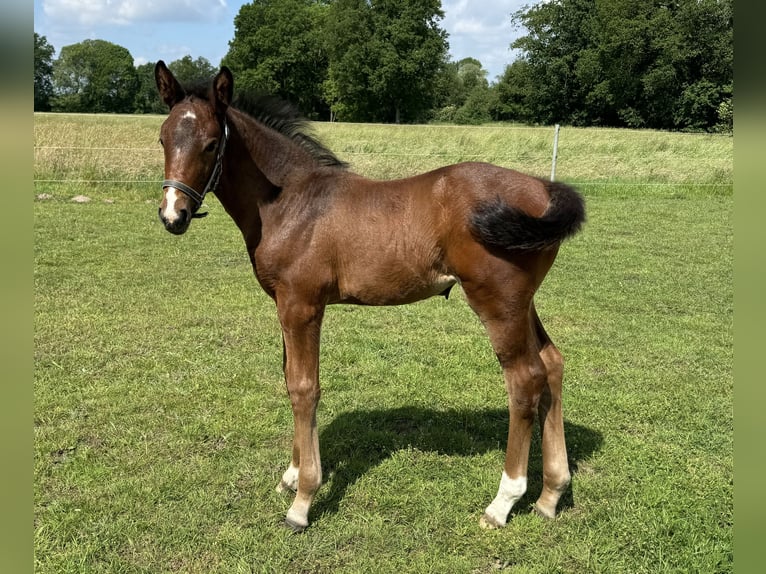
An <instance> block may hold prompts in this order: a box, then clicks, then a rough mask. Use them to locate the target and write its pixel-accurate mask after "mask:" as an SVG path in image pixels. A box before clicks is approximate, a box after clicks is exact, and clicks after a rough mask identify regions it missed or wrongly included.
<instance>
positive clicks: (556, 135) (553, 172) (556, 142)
mask: <svg viewBox="0 0 766 574" xmlns="http://www.w3.org/2000/svg"><path fill="white" fill-rule="evenodd" d="M560 127H561V126H559V124H556V128H555V131H554V132H553V165H551V181H553V180H554V179H556V156H557V155H558V152H559V128H560Z"/></svg>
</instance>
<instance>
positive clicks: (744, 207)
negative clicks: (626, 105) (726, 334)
mask: <svg viewBox="0 0 766 574" xmlns="http://www.w3.org/2000/svg"><path fill="white" fill-rule="evenodd" d="M735 20H736V23H735V33H734V50H735V56H736V58H735V64H734V77H735V79H734V82H735V86H736V87H735V90H736V92H735V96H734V138H735V142H734V169H735V171H734V341H735V350H734V409H735V410H734V413H735V417H734V445H735V446H734V468H735V471H734V571H735V572H756V571H761V569H762V567H763V552H762V545H763V536H762V534H761V533H762V532H763V527H764V513H763V511H764V497H763V487H762V485H763V476H764V475H765V474H766V468H764V460H766V458H765V457H764V454H766V453H765V452H764V451H766V439H765V437H766V432H765V429H764V426H762V425H764V422H765V421H766V417H764V404H766V384H765V383H766V365H765V364H764V363H763V362H762V361H761V357H762V355H763V353H764V341H766V335H765V331H766V313H764V310H765V309H766V305H765V304H764V302H765V301H766V281H764V269H765V268H766V233H764V231H765V230H766V225H764V216H765V215H766V172H765V171H764V167H766V90H765V89H764V88H765V87H766V75H764V73H763V54H764V53H766V42H764V34H763V29H762V28H763V26H762V24H763V19H762V18H761V17H759V15H758V14H757V13H756V8H755V4H754V3H751V2H736V4H735Z"/></svg>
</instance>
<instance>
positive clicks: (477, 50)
mask: <svg viewBox="0 0 766 574" xmlns="http://www.w3.org/2000/svg"><path fill="white" fill-rule="evenodd" d="M529 3H530V1H529V0H483V1H482V2H480V3H479V2H476V1H473V2H471V1H469V0H443V1H442V9H443V10H444V20H443V21H442V26H443V27H444V28H445V29H446V30H447V31H448V32H449V38H448V41H449V44H450V54H451V56H452V58H453V60H455V61H457V60H461V59H463V58H466V57H473V58H477V59H478V60H479V61H480V62H481V63H482V65H483V66H484V68H485V69H486V70H488V71H489V72H490V74H489V78H488V79H489V80H490V81H492V80H494V78H495V76H498V75H500V74H502V72H503V70H504V68H505V66H506V65H507V64H510V63H511V61H512V60H513V59H514V55H513V52H512V51H511V49H510V45H511V42H513V40H515V39H516V38H517V37H518V36H519V31H518V30H516V29H515V28H514V26H513V23H512V22H511V14H512V13H514V12H516V11H517V10H519V9H520V8H522V7H523V6H524V5H525V4H529Z"/></svg>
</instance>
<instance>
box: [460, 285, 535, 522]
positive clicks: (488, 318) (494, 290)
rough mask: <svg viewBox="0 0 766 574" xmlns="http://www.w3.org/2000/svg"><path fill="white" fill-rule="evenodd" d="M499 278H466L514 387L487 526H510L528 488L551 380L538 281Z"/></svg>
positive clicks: (507, 384)
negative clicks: (538, 318)
mask: <svg viewBox="0 0 766 574" xmlns="http://www.w3.org/2000/svg"><path fill="white" fill-rule="evenodd" d="M498 277H499V275H495V277H494V278H493V279H492V280H490V279H488V278H487V277H485V280H484V282H482V283H481V284H471V283H465V282H464V283H463V290H464V291H465V293H466V296H467V298H468V301H469V303H470V304H471V306H472V307H473V309H474V311H476V313H477V314H478V315H479V318H480V319H481V321H482V323H483V324H484V326H485V328H486V329H487V333H488V334H489V338H490V341H491V342H492V347H493V349H494V350H495V354H496V355H497V358H498V360H499V361H500V365H501V367H502V369H503V378H504V381H505V387H506V390H507V392H508V412H509V425H508V442H507V445H506V452H505V465H504V468H503V473H502V475H501V478H500V486H499V488H498V491H497V496H495V498H494V499H493V500H492V502H491V503H490V504H489V506H487V508H486V510H485V512H484V515H483V516H482V518H481V526H482V527H484V528H499V527H502V526H505V524H506V521H507V519H508V514H509V513H510V511H511V508H513V505H514V504H515V503H516V502H518V500H519V499H520V498H521V497H522V496H523V495H524V493H525V492H526V489H527V466H528V461H529V447H530V443H531V438H532V425H533V423H534V420H535V416H536V414H537V408H538V404H539V401H540V395H541V393H542V391H543V387H544V385H545V379H546V376H545V364H544V362H543V360H542V358H541V357H540V354H539V347H538V346H537V338H536V337H535V333H534V323H533V314H532V311H531V305H532V295H533V293H534V287H536V285H534V284H532V285H531V286H530V285H528V284H526V282H525V281H523V279H524V278H523V277H522V276H516V277H512V278H508V277H506V280H505V281H502V280H498ZM509 279H512V280H509ZM511 286H515V287H513V288H511Z"/></svg>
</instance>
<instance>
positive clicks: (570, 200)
mask: <svg viewBox="0 0 766 574" xmlns="http://www.w3.org/2000/svg"><path fill="white" fill-rule="evenodd" d="M450 169H454V170H455V172H456V175H457V177H456V178H455V181H457V182H461V184H458V186H459V187H460V188H462V187H465V190H462V189H459V190H458V191H460V192H461V193H462V192H467V193H468V194H469V195H470V196H471V199H472V201H471V205H470V207H469V209H468V211H469V214H468V218H469V221H468V227H469V229H470V231H471V233H472V235H473V236H474V238H475V239H477V240H478V241H479V242H480V243H482V244H483V245H485V246H487V247H490V248H496V249H502V250H540V249H545V248H546V247H551V246H553V245H557V244H559V243H561V242H562V241H563V240H564V239H566V238H568V237H571V236H573V235H574V234H575V233H577V232H578V231H579V229H580V227H581V225H582V223H583V222H584V221H585V205H584V203H583V199H582V197H581V196H580V194H579V193H578V192H577V191H576V190H575V189H574V188H573V187H571V186H569V185H567V184H564V183H560V182H550V181H545V180H543V179H540V178H537V177H533V176H530V175H526V174H524V173H521V172H518V171H515V170H512V169H507V168H503V167H499V166H495V165H491V164H486V163H464V164H458V165H455V166H452V167H451V168H450ZM464 173H465V174H466V175H468V176H469V179H468V181H470V184H468V185H464V184H462V182H463V181H465V180H464V175H463V174H464Z"/></svg>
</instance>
